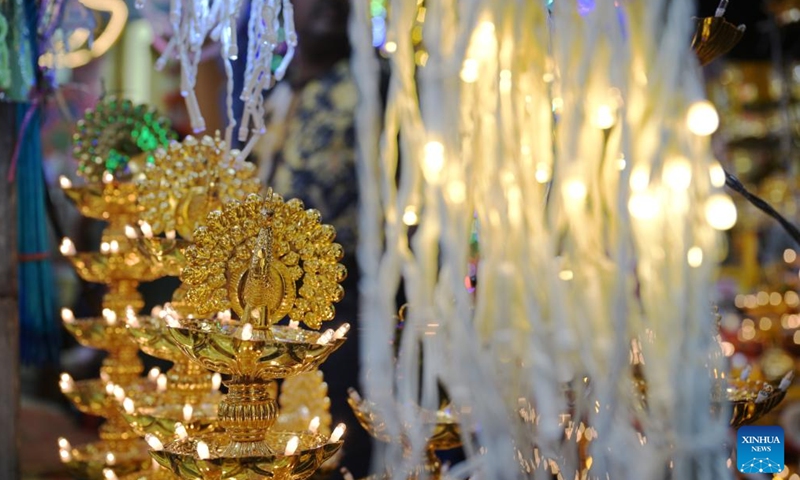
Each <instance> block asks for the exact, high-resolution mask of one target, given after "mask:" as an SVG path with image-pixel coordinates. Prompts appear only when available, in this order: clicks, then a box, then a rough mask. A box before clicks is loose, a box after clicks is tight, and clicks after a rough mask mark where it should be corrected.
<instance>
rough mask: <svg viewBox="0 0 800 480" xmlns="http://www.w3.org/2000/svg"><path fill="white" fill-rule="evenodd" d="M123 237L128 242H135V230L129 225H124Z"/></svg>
mask: <svg viewBox="0 0 800 480" xmlns="http://www.w3.org/2000/svg"><path fill="white" fill-rule="evenodd" d="M125 237H126V238H128V239H129V240H135V239H136V237H138V235H137V234H136V229H135V228H133V227H131V226H130V225H125Z"/></svg>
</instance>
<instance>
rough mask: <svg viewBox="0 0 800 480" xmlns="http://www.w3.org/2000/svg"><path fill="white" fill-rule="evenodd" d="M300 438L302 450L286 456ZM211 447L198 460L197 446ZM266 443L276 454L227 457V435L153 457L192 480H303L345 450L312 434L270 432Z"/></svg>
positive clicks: (186, 443) (216, 435)
mask: <svg viewBox="0 0 800 480" xmlns="http://www.w3.org/2000/svg"><path fill="white" fill-rule="evenodd" d="M293 436H297V437H298V438H299V446H298V448H297V450H296V451H295V453H294V454H293V455H284V454H283V451H284V449H285V448H286V444H287V443H288V442H289V440H290V439H291V438H292V437H293ZM201 441H202V442H204V443H205V444H206V445H207V446H208V452H209V456H208V458H207V459H201V458H200V457H199V456H198V451H197V450H198V448H197V446H198V443H199V442H201ZM264 442H265V443H266V445H267V446H268V447H269V448H270V450H272V451H274V452H281V453H276V454H273V455H267V456H263V457H225V456H224V455H223V452H225V451H226V450H227V449H228V448H229V446H230V445H231V443H232V440H231V438H230V436H228V435H227V434H225V433H211V434H208V435H202V436H199V437H196V438H190V439H187V440H178V441H176V442H173V443H171V444H169V445H167V446H166V448H165V449H164V450H161V451H153V452H150V454H151V455H152V456H153V458H155V459H156V461H157V462H158V463H159V464H160V465H162V466H164V467H166V468H169V469H171V470H172V471H173V472H175V473H176V474H177V475H179V476H180V477H181V478H185V479H191V480H212V479H220V478H224V479H235V480H256V479H263V478H271V479H273V480H303V479H305V478H308V477H309V476H311V474H313V473H314V472H315V471H316V470H317V469H318V468H319V467H320V466H321V465H322V464H323V463H325V462H326V461H327V460H328V459H329V458H331V457H332V456H333V455H334V454H335V453H336V452H337V451H338V450H339V448H341V446H342V442H341V441H339V442H331V443H329V442H328V439H327V438H325V437H323V436H321V435H316V434H313V433H310V432H305V433H298V434H295V433H292V432H270V433H268V434H267V436H266V438H265V440H264Z"/></svg>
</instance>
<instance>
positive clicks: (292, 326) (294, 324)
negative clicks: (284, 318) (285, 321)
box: [289, 320, 300, 330]
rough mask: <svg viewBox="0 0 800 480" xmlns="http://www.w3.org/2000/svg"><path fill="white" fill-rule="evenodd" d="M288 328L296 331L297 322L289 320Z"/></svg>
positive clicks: (298, 323) (298, 326) (298, 325)
mask: <svg viewBox="0 0 800 480" xmlns="http://www.w3.org/2000/svg"><path fill="white" fill-rule="evenodd" d="M289 328H293V329H295V330H297V329H298V328H300V322H298V321H297V320H289Z"/></svg>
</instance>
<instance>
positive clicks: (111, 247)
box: [108, 240, 119, 253]
mask: <svg viewBox="0 0 800 480" xmlns="http://www.w3.org/2000/svg"><path fill="white" fill-rule="evenodd" d="M108 246H109V250H110V251H111V253H119V242H118V241H116V240H111V243H109V244H108Z"/></svg>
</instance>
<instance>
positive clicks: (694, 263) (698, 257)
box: [686, 245, 703, 268]
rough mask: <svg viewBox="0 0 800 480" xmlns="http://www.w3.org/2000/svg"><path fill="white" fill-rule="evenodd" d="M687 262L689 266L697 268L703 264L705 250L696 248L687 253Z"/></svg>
mask: <svg viewBox="0 0 800 480" xmlns="http://www.w3.org/2000/svg"><path fill="white" fill-rule="evenodd" d="M686 261H687V262H688V263H689V266H690V267H692V268H697V267H699V266H700V265H702V264H703V249H702V248H700V247H698V246H696V245H695V246H694V247H692V248H690V249H689V251H688V252H686Z"/></svg>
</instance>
